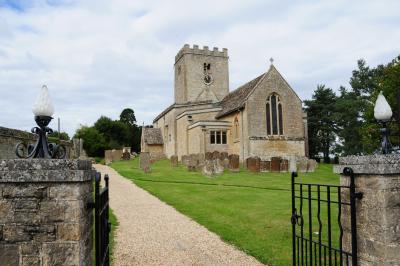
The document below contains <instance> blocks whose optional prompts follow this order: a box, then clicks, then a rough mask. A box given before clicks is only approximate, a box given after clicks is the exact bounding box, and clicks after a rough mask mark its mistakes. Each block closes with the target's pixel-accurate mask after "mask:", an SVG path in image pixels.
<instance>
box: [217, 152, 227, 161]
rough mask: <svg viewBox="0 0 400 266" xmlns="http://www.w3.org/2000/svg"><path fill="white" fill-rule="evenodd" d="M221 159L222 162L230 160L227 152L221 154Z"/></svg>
mask: <svg viewBox="0 0 400 266" xmlns="http://www.w3.org/2000/svg"><path fill="white" fill-rule="evenodd" d="M219 158H220V159H221V160H225V159H226V158H228V153H227V152H221V153H220V156H219Z"/></svg>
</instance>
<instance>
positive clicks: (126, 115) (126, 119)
mask: <svg viewBox="0 0 400 266" xmlns="http://www.w3.org/2000/svg"><path fill="white" fill-rule="evenodd" d="M119 121H121V122H122V123H124V124H127V125H129V126H131V127H134V126H136V117H135V112H134V111H133V110H132V109H131V108H125V109H124V110H123V111H122V112H121V114H120V115H119Z"/></svg>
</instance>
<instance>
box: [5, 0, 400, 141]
mask: <svg viewBox="0 0 400 266" xmlns="http://www.w3.org/2000/svg"><path fill="white" fill-rule="evenodd" d="M27 3H29V6H27ZM48 3H49V1H34V2H32V1H25V2H24V1H22V2H20V3H19V5H18V8H16V7H14V8H11V7H10V6H6V5H5V4H2V1H1V0H0V92H1V95H2V97H1V98H0V106H1V112H0V125H2V126H6V127H13V128H22V129H28V128H30V127H31V126H33V120H32V117H31V110H30V109H31V105H32V103H33V99H35V97H36V94H37V93H38V92H39V89H40V87H41V85H42V84H47V85H48V87H49V89H50V93H51V96H52V98H53V101H54V105H55V108H56V114H55V117H61V120H62V127H63V129H64V130H67V131H68V132H69V133H70V134H73V132H74V131H75V129H76V128H77V127H78V126H79V124H92V123H93V122H94V121H95V120H96V119H97V118H98V117H99V116H100V115H107V116H110V117H112V118H117V117H118V115H119V113H120V112H121V110H122V109H123V108H125V107H131V108H133V109H134V110H135V112H136V117H137V118H138V120H139V122H140V123H142V121H145V122H146V123H150V122H151V121H152V119H153V118H154V117H155V116H156V115H157V114H158V113H159V112H160V111H162V110H163V109H164V108H165V107H166V106H168V105H169V104H170V103H172V101H173V63H174V56H175V54H176V52H177V51H178V50H179V49H180V48H181V46H182V45H183V44H184V43H190V44H199V45H208V46H210V47H213V46H218V47H220V48H222V47H226V48H228V49H229V54H230V81H231V89H233V88H235V87H237V86H239V85H240V84H242V83H244V82H246V81H248V80H249V79H251V78H254V77H256V76H257V75H259V74H260V73H261V72H264V71H265V70H266V69H267V67H268V65H269V61H268V59H269V58H270V57H274V58H275V65H276V66H277V68H278V69H279V70H280V71H281V73H282V74H283V75H284V76H285V78H286V79H287V80H288V82H289V83H290V84H291V85H292V87H293V88H294V89H295V90H296V91H297V92H298V94H299V95H300V97H301V98H302V99H305V98H310V97H311V94H312V91H313V90H314V89H315V88H316V86H317V84H319V83H325V84H326V85H327V86H331V87H333V88H335V89H337V88H338V87H339V85H347V82H348V80H349V77H350V75H351V71H352V70H353V69H354V68H355V67H356V61H357V59H359V58H365V59H366V60H367V62H368V63H369V64H370V65H376V64H380V63H386V62H388V61H389V60H390V59H392V58H393V57H395V56H396V55H398V54H399V49H398V46H397V44H398V43H399V42H400V30H399V26H400V18H399V17H398V15H397V11H398V10H399V8H400V4H399V3H398V1H379V2H378V1H360V2H358V1H352V2H349V1H319V2H317V1H304V2H291V1H255V0H254V1H253V0H252V1H227V0H226V1H211V0H205V1H202V2H198V1H196V2H194V1H193V2H192V1H129V0H113V1H106V0H96V1H95V0H92V1H51V4H48ZM53 124H54V125H53V127H54V128H55V127H56V123H53Z"/></svg>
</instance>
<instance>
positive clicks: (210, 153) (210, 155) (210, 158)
mask: <svg viewBox="0 0 400 266" xmlns="http://www.w3.org/2000/svg"><path fill="white" fill-rule="evenodd" d="M204 159H205V160H212V159H213V153H212V152H206V154H204Z"/></svg>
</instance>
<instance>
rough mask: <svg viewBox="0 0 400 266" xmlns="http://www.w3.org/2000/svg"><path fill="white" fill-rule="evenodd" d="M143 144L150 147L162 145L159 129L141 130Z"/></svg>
mask: <svg viewBox="0 0 400 266" xmlns="http://www.w3.org/2000/svg"><path fill="white" fill-rule="evenodd" d="M143 137H144V142H145V143H147V144H150V145H157V144H164V141H163V137H162V134H161V129H159V128H146V127H145V128H143Z"/></svg>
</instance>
